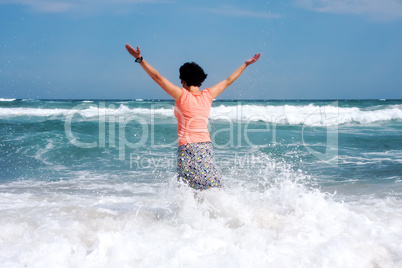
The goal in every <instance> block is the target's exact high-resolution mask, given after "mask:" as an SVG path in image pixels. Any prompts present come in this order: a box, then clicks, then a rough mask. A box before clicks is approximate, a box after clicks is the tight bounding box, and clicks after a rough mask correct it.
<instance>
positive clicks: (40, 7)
mask: <svg viewBox="0 0 402 268" xmlns="http://www.w3.org/2000/svg"><path fill="white" fill-rule="evenodd" d="M136 3H144V4H146V3H172V1H169V0H0V5H3V4H20V5H23V6H26V7H29V8H31V9H32V10H34V11H38V12H46V13H61V12H69V11H75V10H83V9H97V8H99V7H105V6H112V5H113V6H116V5H123V4H136Z"/></svg>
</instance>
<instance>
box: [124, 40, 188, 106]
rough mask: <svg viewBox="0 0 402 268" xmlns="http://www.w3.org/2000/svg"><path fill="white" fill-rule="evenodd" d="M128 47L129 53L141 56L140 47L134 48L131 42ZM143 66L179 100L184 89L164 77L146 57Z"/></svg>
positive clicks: (167, 91) (165, 89)
mask: <svg viewBox="0 0 402 268" xmlns="http://www.w3.org/2000/svg"><path fill="white" fill-rule="evenodd" d="M126 49H127V51H128V53H130V54H131V56H133V57H134V58H136V59H138V58H141V50H140V48H139V47H137V49H134V48H133V47H131V46H130V45H129V44H126ZM140 65H141V67H142V68H143V69H144V71H145V72H146V73H147V74H148V75H149V76H150V77H151V78H152V79H153V80H154V81H155V82H156V83H157V84H158V85H159V86H160V87H161V88H162V89H163V90H164V91H166V93H167V94H169V95H170V96H172V97H173V98H174V99H175V100H178V99H179V98H180V96H181V94H182V89H181V88H180V87H178V86H176V85H174V84H172V83H171V82H170V81H169V80H167V79H166V78H164V77H163V76H162V75H160V74H159V73H158V71H157V70H155V69H154V68H153V67H152V66H151V65H150V64H149V63H148V62H146V61H145V60H144V59H143V60H142V61H141V63H140Z"/></svg>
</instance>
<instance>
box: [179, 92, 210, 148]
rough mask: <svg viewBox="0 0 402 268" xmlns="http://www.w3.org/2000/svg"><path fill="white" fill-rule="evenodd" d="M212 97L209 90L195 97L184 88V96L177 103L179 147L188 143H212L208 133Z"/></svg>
mask: <svg viewBox="0 0 402 268" xmlns="http://www.w3.org/2000/svg"><path fill="white" fill-rule="evenodd" d="M211 104H212V96H211V93H210V92H209V90H208V89H204V90H203V91H201V94H200V95H194V94H192V93H191V92H189V91H187V90H186V89H184V88H182V94H181V96H180V98H179V99H178V100H176V101H175V107H174V115H175V116H176V119H177V134H178V135H179V146H180V145H183V144H187V143H195V142H208V141H211V138H210V137H209V132H208V117H209V112H210V111H211Z"/></svg>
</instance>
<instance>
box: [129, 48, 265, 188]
mask: <svg viewBox="0 0 402 268" xmlns="http://www.w3.org/2000/svg"><path fill="white" fill-rule="evenodd" d="M126 49H127V51H128V52H129V53H130V54H131V55H132V56H133V57H134V58H135V61H136V62H138V63H139V64H140V65H141V67H142V68H143V69H144V70H145V72H146V73H147V74H148V75H149V76H150V77H151V78H152V79H153V80H154V81H155V82H156V83H157V84H158V85H159V86H160V87H161V88H162V89H163V90H165V91H166V92H167V93H168V94H169V95H170V96H172V97H173V98H174V100H175V110H174V114H175V116H176V118H177V131H178V136H179V148H178V151H177V173H178V179H179V180H181V181H184V182H185V183H186V184H188V185H189V186H190V187H192V188H194V189H197V190H205V189H208V188H211V187H220V186H221V182H220V175H219V173H218V170H217V168H216V166H215V162H214V158H213V151H212V143H211V139H210V137H209V132H208V117H209V112H210V109H211V104H212V100H213V99H214V98H216V97H217V96H219V95H220V94H221V93H222V92H223V91H224V90H225V89H226V88H227V87H228V86H229V85H230V84H232V83H233V82H234V81H235V80H236V79H237V78H238V77H239V76H240V75H241V73H242V72H243V71H244V70H245V69H246V67H247V66H249V65H250V64H252V63H254V62H256V61H257V60H258V59H259V58H260V54H256V55H254V57H252V58H251V59H249V60H247V61H246V62H245V63H244V64H243V65H242V66H240V67H239V68H238V69H237V70H236V71H235V72H234V73H232V74H231V75H230V76H229V77H228V78H227V79H225V80H223V81H222V82H220V83H218V84H216V85H215V86H212V87H210V88H207V89H205V90H202V91H201V90H200V88H199V87H200V86H201V84H202V83H203V82H204V80H205V78H206V77H207V75H206V74H205V73H204V70H203V69H202V68H201V67H200V66H198V65H197V64H196V63H194V62H192V63H189V62H187V63H185V64H184V65H183V66H181V67H180V79H181V84H182V87H178V86H175V85H174V84H172V83H171V82H169V81H168V80H167V79H166V78H164V77H163V76H161V75H160V74H159V73H158V72H157V71H156V70H155V69H154V68H153V67H152V66H151V65H149V64H148V63H147V62H146V61H145V60H144V59H143V57H142V56H141V51H140V49H139V47H137V49H134V48H132V47H131V46H130V45H129V44H127V45H126Z"/></svg>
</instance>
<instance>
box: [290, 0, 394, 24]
mask: <svg viewBox="0 0 402 268" xmlns="http://www.w3.org/2000/svg"><path fill="white" fill-rule="evenodd" d="M296 2H297V4H298V5H299V6H301V7H303V8H305V9H309V10H313V11H317V12H323V13H339V14H357V15H365V16H369V17H370V18H373V19H376V20H385V21H389V20H396V19H402V0H296Z"/></svg>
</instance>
